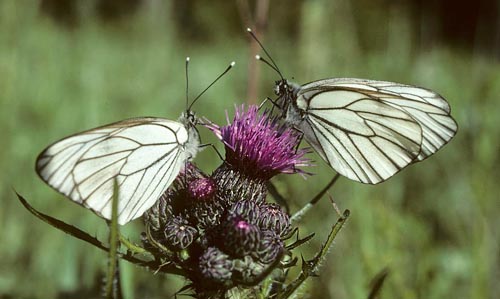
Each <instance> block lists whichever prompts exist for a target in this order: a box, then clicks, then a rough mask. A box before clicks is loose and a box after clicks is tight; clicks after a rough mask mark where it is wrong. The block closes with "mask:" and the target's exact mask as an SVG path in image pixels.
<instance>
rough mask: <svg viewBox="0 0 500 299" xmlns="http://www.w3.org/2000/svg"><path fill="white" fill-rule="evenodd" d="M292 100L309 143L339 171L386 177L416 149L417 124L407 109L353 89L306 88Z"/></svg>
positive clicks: (364, 178) (368, 179)
mask: <svg viewBox="0 0 500 299" xmlns="http://www.w3.org/2000/svg"><path fill="white" fill-rule="evenodd" d="M297 105H298V106H299V108H300V109H301V110H302V111H303V112H304V119H303V121H302V122H301V123H300V125H299V127H300V129H301V130H302V131H303V132H304V137H305V138H306V140H307V141H308V142H309V144H310V145H311V146H312V147H313V148H314V149H315V150H316V151H317V152H318V153H319V154H320V156H321V157H322V158H323V159H325V160H326V161H327V162H328V163H329V164H330V165H331V166H332V167H333V168H334V169H335V170H336V171H337V172H339V173H340V174H342V175H344V176H346V177H348V178H350V179H352V180H356V181H359V182H362V183H367V184H377V183H380V182H383V181H385V180H386V179H388V178H389V177H391V176H393V175H394V174H395V173H397V172H398V171H400V170H401V169H402V168H404V167H405V166H406V165H408V164H410V163H411V162H412V161H413V160H414V159H415V158H416V157H417V156H418V155H419V153H420V144H421V143H422V129H421V127H420V125H419V124H418V123H417V122H416V121H415V119H413V118H412V117H411V116H410V115H409V114H408V113H406V112H405V111H403V110H401V109H397V108H395V107H393V106H392V105H390V104H388V103H385V102H383V101H380V100H378V99H374V98H370V97H368V96H366V95H365V94H363V93H359V92H356V91H352V90H342V89H339V90H335V89H319V88H315V89H311V90H309V91H308V92H301V93H299V96H298V98H297Z"/></svg>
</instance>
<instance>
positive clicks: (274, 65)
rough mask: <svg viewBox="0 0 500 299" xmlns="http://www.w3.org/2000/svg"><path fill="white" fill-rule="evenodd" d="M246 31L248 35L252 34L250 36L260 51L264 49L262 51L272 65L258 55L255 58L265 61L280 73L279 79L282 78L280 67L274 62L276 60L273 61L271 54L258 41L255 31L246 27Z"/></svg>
mask: <svg viewBox="0 0 500 299" xmlns="http://www.w3.org/2000/svg"><path fill="white" fill-rule="evenodd" d="M247 31H248V33H250V35H251V36H252V38H253V39H254V40H255V41H256V42H257V43H258V44H259V46H260V48H261V49H262V51H264V53H266V56H267V58H269V60H270V61H271V62H272V65H271V63H269V62H268V61H267V60H265V59H264V58H262V57H260V56H258V57H257V56H256V57H255V58H257V59H258V60H260V61H263V62H265V63H266V64H267V65H268V66H270V67H271V68H272V69H273V70H275V71H276V72H277V73H278V75H280V77H281V79H284V78H283V75H281V71H280V68H279V67H278V65H277V64H276V62H275V61H274V59H273V58H272V57H271V55H270V54H269V52H267V50H266V48H264V45H262V43H261V42H260V40H259V39H258V38H257V36H256V35H255V33H253V31H252V29H250V28H247Z"/></svg>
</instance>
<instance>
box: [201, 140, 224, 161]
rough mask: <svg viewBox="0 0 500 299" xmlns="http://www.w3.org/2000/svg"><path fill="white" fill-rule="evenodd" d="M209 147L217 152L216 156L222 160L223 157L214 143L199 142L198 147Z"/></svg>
mask: <svg viewBox="0 0 500 299" xmlns="http://www.w3.org/2000/svg"><path fill="white" fill-rule="evenodd" d="M207 146H209V147H211V148H212V149H213V150H214V151H215V153H216V154H217V156H219V159H221V160H222V161H224V157H223V156H222V155H221V153H220V152H219V150H218V149H217V148H216V147H215V145H213V143H205V144H201V145H200V148H204V147H207Z"/></svg>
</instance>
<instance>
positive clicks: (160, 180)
mask: <svg viewBox="0 0 500 299" xmlns="http://www.w3.org/2000/svg"><path fill="white" fill-rule="evenodd" d="M195 125H196V119H195V117H194V115H193V114H192V113H191V112H190V111H189V110H188V112H187V113H184V114H182V116H181V117H180V118H179V120H178V121H172V120H168V119H162V118H155V117H141V118H132V119H127V120H123V121H119V122H116V123H112V124H109V125H105V126H102V127H98V128H95V129H91V130H88V131H85V132H81V133H78V134H75V135H72V136H69V137H66V138H64V139H62V140H59V141H57V142H55V143H54V144H52V145H50V146H49V147H47V148H46V149H45V150H44V151H43V152H42V153H41V154H40V155H39V156H38V158H37V161H36V171H37V173H38V174H39V176H40V177H41V178H42V179H43V180H44V181H45V182H46V183H47V184H49V185H50V186H51V187H53V188H54V189H55V190H57V191H59V192H60V193H62V194H64V195H66V196H67V197H69V198H70V199H71V200H72V201H74V202H76V203H78V204H81V205H83V206H85V207H87V208H88V209H90V210H92V211H93V212H95V213H96V214H97V215H99V216H101V217H103V218H105V219H111V199H112V196H113V184H114V183H113V182H114V180H115V179H116V180H117V183H118V186H119V193H118V196H119V197H118V223H119V224H122V225H123V224H126V223H127V222H129V221H131V220H133V219H135V218H137V217H140V216H141V215H142V214H143V213H144V212H145V211H146V210H147V209H149V208H150V207H151V206H152V205H153V204H154V203H155V202H156V200H158V198H159V197H160V196H161V195H162V194H163V192H165V190H166V189H167V188H168V187H169V186H170V184H171V183H172V182H173V180H174V179H175V178H176V176H177V175H178V174H179V172H180V170H181V167H182V166H183V165H184V163H185V162H186V161H187V160H189V159H192V158H193V157H194V156H195V155H196V153H197V152H198V151H199V145H200V137H199V134H198V131H197V130H196V128H195Z"/></svg>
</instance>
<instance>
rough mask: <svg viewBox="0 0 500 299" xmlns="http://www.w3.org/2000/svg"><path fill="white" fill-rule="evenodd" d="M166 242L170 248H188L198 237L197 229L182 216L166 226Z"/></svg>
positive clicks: (170, 221)
mask: <svg viewBox="0 0 500 299" xmlns="http://www.w3.org/2000/svg"><path fill="white" fill-rule="evenodd" d="M164 234H165V241H166V244H165V245H167V246H168V247H170V248H174V249H184V248H187V247H188V246H189V245H191V243H193V241H194V240H195V239H196V237H197V236H198V231H197V230H196V228H194V227H192V226H190V225H189V222H188V221H187V220H185V219H183V218H182V217H180V216H176V217H175V218H173V219H170V220H169V221H168V222H167V223H166V225H165V231H164Z"/></svg>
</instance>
